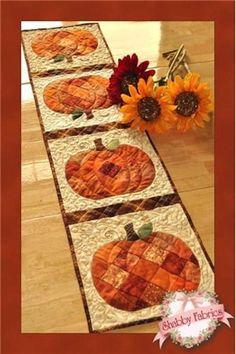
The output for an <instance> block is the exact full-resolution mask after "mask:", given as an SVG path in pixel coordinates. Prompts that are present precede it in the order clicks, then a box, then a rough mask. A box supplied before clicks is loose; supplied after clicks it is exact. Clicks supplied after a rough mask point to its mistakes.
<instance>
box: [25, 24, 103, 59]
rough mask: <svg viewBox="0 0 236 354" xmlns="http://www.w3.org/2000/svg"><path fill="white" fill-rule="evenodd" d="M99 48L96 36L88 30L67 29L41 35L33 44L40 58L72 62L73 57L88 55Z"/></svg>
mask: <svg viewBox="0 0 236 354" xmlns="http://www.w3.org/2000/svg"><path fill="white" fill-rule="evenodd" d="M97 46H98V41H97V39H96V37H94V35H93V34H92V33H91V32H89V31H86V30H79V29H67V30H59V31H51V32H48V33H43V34H39V35H38V36H37V37H36V38H35V39H34V41H33V42H32V44H31V47H32V49H33V51H34V52H35V53H36V54H37V55H38V56H40V57H45V58H47V59H49V60H50V59H54V61H62V60H64V59H65V58H67V60H69V61H70V60H71V59H72V56H73V55H86V54H89V53H91V52H93V51H94V50H96V48H97Z"/></svg>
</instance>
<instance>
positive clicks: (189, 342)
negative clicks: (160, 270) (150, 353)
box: [154, 291, 233, 348]
mask: <svg viewBox="0 0 236 354" xmlns="http://www.w3.org/2000/svg"><path fill="white" fill-rule="evenodd" d="M161 314H162V321H161V322H160V331H159V332H158V333H157V335H156V336H155V338H154V341H156V340H159V341H160V348H161V347H162V344H163V343H164V341H165V340H166V339H167V338H168V337H170V338H171V339H172V341H173V342H174V343H175V344H179V345H181V346H183V347H186V348H192V347H193V346H198V345H199V344H200V343H202V342H203V341H205V340H208V339H209V338H210V337H211V335H212V334H213V333H214V331H215V330H216V328H217V327H218V326H219V325H220V322H223V323H225V324H226V325H227V326H229V327H230V324H229V321H228V319H229V318H233V316H231V315H230V314H229V313H227V312H225V311H224V305H222V304H220V303H219V301H218V299H217V295H216V294H214V293H210V292H207V291H191V292H187V291H176V292H173V293H168V294H167V295H166V296H165V298H164V300H163V302H162V311H161Z"/></svg>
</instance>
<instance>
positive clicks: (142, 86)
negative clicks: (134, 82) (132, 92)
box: [138, 78, 147, 97]
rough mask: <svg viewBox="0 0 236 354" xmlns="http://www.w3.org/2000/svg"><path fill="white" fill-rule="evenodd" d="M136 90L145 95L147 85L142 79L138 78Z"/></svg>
mask: <svg viewBox="0 0 236 354" xmlns="http://www.w3.org/2000/svg"><path fill="white" fill-rule="evenodd" d="M138 92H139V93H140V95H141V96H143V97H144V96H146V95H147V85H146V82H145V80H144V79H142V78H141V79H139V82H138Z"/></svg>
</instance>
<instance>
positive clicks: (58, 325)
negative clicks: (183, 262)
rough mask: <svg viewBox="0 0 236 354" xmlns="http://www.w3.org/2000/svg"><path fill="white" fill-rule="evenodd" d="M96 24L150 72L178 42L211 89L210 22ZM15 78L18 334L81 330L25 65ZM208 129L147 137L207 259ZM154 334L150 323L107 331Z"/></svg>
mask: <svg viewBox="0 0 236 354" xmlns="http://www.w3.org/2000/svg"><path fill="white" fill-rule="evenodd" d="M64 24H67V23H64ZM70 24H71V23H70ZM100 24H101V28H102V30H103V32H104V35H105V37H106V39H107V42H108V44H109V46H110V48H111V50H112V53H113V56H114V58H115V60H116V61H117V59H118V58H119V57H122V56H124V55H125V54H127V53H133V52H136V53H138V54H139V56H140V57H141V60H145V59H149V60H150V63H151V64H150V65H151V66H152V67H157V72H158V75H161V74H162V73H163V72H165V70H166V66H167V62H166V61H165V60H164V59H163V58H161V56H160V54H158V53H160V52H165V51H169V50H172V49H176V48H177V47H178V46H179V45H180V44H181V43H184V44H185V47H186V49H187V52H188V60H189V63H190V68H191V70H192V71H197V72H199V73H200V74H201V75H202V77H203V79H204V80H206V81H207V82H208V83H209V84H210V86H211V87H212V90H213V88H214V76H213V75H214V47H213V46H214V24H213V22H163V23H158V22H150V23H149V22H140V23H137V22H126V23H123V24H122V23H120V22H119V23H110V22H101V23H100ZM120 26H122V28H123V31H120ZM42 27H45V26H42ZM32 28H33V26H32ZM22 76H23V81H24V82H25V83H24V84H23V85H22V100H23V102H22V332H23V333H86V332H88V330H87V323H86V318H85V314H84V309H83V305H82V301H81V296H80V291H79V286H78V283H77V279H76V277H75V272H74V268H73V264H72V258H71V254H70V250H69V247H68V241H67V236H66V232H65V230H64V225H63V221H62V217H61V214H60V209H59V204H58V201H57V195H56V191H55V186H54V182H53V178H52V173H51V169H50V165H49V162H48V158H47V154H46V150H45V147H44V143H43V139H42V134H41V131H40V126H39V122H38V117H37V114H36V110H35V106H34V101H33V98H32V94H31V91H30V86H29V84H28V83H27V81H28V79H27V72H26V71H25V68H24V69H23V75H22ZM213 131H214V129H213V119H212V121H211V123H209V124H208V126H207V127H206V129H201V130H197V131H194V132H190V133H187V134H173V133H172V134H169V135H165V136H156V137H153V141H154V143H155V145H156V147H157V149H158V151H159V153H160V155H161V157H162V159H163V160H164V162H165V165H166V167H167V169H168V170H169V172H170V175H171V177H172V179H173V181H174V183H175V185H176V187H177V189H178V191H179V194H180V196H181V198H182V200H183V203H184V204H185V206H186V208H187V209H188V211H189V213H190V215H191V217H192V220H193V222H194V224H195V226H196V228H197V230H198V231H199V234H200V236H201V238H202V240H203V243H204V245H205V248H206V250H207V252H208V254H209V255H210V257H211V259H212V261H214V136H213ZM156 330H157V323H155V322H154V323H152V324H145V325H139V326H133V327H129V328H126V329H123V330H116V331H113V332H126V333H128V332H130V333H131V332H146V333H147V332H155V331H156Z"/></svg>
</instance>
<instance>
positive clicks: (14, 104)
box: [1, 1, 235, 354]
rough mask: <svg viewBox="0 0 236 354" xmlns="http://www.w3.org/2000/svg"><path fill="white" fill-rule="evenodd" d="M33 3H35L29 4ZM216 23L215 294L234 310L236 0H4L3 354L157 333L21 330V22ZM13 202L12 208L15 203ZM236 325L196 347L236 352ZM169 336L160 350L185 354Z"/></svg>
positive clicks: (135, 342)
mask: <svg viewBox="0 0 236 354" xmlns="http://www.w3.org/2000/svg"><path fill="white" fill-rule="evenodd" d="M32 5H33V6H32ZM58 18H63V20H68V21H71V20H76V21H77V20H79V19H81V20H82V19H85V18H86V19H87V20H92V21H93V20H97V21H98V20H101V19H102V20H123V21H125V20H143V21H144V20H153V21H154V20H160V21H161V20H162V21H190V20H191V21H194V20H195V21H196V20H199V21H215V59H216V60H215V92H216V93H215V98H216V99H215V102H216V113H215V121H216V124H215V246H216V247H215V248H216V256H215V264H216V266H215V272H216V292H217V293H218V295H219V298H220V300H221V302H222V303H224V305H225V308H226V310H227V311H228V312H230V313H231V314H233V313H234V281H235V275H234V272H235V268H234V2H232V1H214V2H213V1H188V2H185V1H182V2H181V1H178V2H176V1H173V2H171V1H166V2H162V1H158V2H157V1H150V2H149V1H148V2H142V1H137V2H135V1H130V2H128V1H127V2H125V1H123V2H106V1H104V2H100V1H94V2H91V1H87V2H78V1H76V2H75V1H71V2H69V1H57V2H55V1H51V2H48V1H40V2H39V1H35V2H33V1H4V2H2V25H1V26H2V28H1V30H2V33H1V34H2V44H3V50H2V53H1V54H2V55H1V64H2V77H1V80H2V85H4V86H2V87H4V90H2V103H3V104H2V112H1V113H2V130H1V134H2V136H1V137H2V171H1V172H2V174H1V177H2V180H1V182H2V185H1V187H2V231H3V232H2V279H1V280H2V285H3V286H4V287H3V291H2V298H1V306H2V339H3V343H2V344H3V354H44V353H45V354H47V353H48V354H71V353H73V354H74V353H79V354H85V353H87V352H88V351H90V353H92V354H116V353H117V354H118V353H119V354H121V353H122V354H123V353H124V354H126V353H130V354H132V353H135V354H143V353H144V352H147V351H148V353H149V354H152V353H158V352H160V349H159V347H158V346H157V345H156V344H153V343H152V341H153V334H142V335H140V334H103V335H100V334H92V335H91V334H21V333H20V327H21V326H20V322H21V318H20V317H21V313H20V308H21V294H20V268H21V260H20V250H21V241H20V229H21V220H20V219H21V217H20V213H21V203H20V193H21V190H20V162H21V156H20V155H21V151H20V143H21V140H20V129H21V122H20V65H19V58H20V21H22V20H42V21H43V20H47V21H49V20H58ZM13 206H14V207H13ZM231 324H232V328H231V329H229V328H228V327H226V326H223V325H222V326H220V327H219V329H217V331H216V332H215V334H214V336H213V337H212V339H211V340H209V341H208V342H205V343H204V344H202V345H201V346H199V347H196V348H194V349H192V351H194V352H198V353H203V354H208V353H211V352H212V353H214V354H223V353H225V354H233V353H234V321H231ZM183 350H184V349H183V348H181V347H179V346H176V345H174V344H173V343H172V342H171V341H168V342H167V343H166V344H165V346H164V347H163V349H162V351H163V352H165V351H166V352H168V353H171V354H174V353H183Z"/></svg>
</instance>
